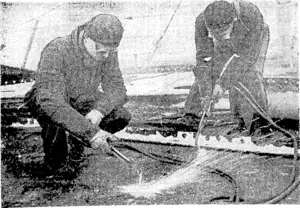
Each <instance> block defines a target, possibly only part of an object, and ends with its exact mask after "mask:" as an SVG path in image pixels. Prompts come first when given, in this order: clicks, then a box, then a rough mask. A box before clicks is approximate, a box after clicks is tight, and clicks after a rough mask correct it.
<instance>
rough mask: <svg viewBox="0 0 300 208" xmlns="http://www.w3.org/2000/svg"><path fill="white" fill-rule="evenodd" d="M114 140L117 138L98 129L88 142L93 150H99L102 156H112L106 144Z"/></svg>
mask: <svg viewBox="0 0 300 208" xmlns="http://www.w3.org/2000/svg"><path fill="white" fill-rule="evenodd" d="M116 140H117V138H116V137H115V136H114V135H112V134H111V133H109V132H107V131H104V130H102V129H100V130H99V131H98V132H97V133H96V134H95V136H93V138H92V139H91V140H90V145H91V147H92V148H93V149H100V150H101V152H102V153H103V154H107V155H113V154H112V151H111V148H110V146H109V144H108V142H109V141H111V142H112V141H116Z"/></svg>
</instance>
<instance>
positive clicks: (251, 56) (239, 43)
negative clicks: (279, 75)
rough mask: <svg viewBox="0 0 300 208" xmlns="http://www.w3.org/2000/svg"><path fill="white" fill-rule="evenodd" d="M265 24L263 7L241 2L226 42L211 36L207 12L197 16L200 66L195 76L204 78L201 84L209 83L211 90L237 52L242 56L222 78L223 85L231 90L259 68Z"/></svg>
mask: <svg viewBox="0 0 300 208" xmlns="http://www.w3.org/2000/svg"><path fill="white" fill-rule="evenodd" d="M263 26H264V21H263V16H262V14H261V12H260V11H259V9H258V8H257V7H256V6H255V5H253V4H252V3H249V2H246V1H240V6H239V12H238V15H237V19H236V20H235V21H234V25H233V29H232V31H231V33H230V39H227V40H224V41H222V42H218V41H214V40H213V38H212V37H210V36H209V31H208V29H207V27H206V25H205V19H204V13H203V12H202V13H201V14H200V15H199V16H198V17H197V19H196V23H195V43H196V51H197V52H196V62H197V65H196V67H195V69H194V75H195V76H196V77H199V78H200V80H201V81H200V83H201V85H202V86H205V87H206V88H207V91H211V90H212V87H213V84H214V83H213V82H214V80H216V79H218V78H219V75H220V73H221V71H222V69H223V67H224V65H225V63H226V62H227V61H228V59H229V58H230V57H231V56H232V55H233V54H234V53H235V54H237V55H239V56H240V57H239V58H234V59H233V60H232V62H231V63H230V64H229V65H228V67H227V69H226V71H225V72H224V74H223V76H222V78H221V85H222V86H223V87H224V88H226V89H227V88H229V87H230V86H231V85H233V84H234V83H236V82H237V81H238V80H239V79H242V77H243V74H244V73H246V72H247V71H249V70H250V71H251V70H255V67H253V66H254V64H255V63H256V61H257V59H258V57H259V54H260V51H261V46H262V35H263V33H262V31H263ZM208 58H210V60H209V61H208Z"/></svg>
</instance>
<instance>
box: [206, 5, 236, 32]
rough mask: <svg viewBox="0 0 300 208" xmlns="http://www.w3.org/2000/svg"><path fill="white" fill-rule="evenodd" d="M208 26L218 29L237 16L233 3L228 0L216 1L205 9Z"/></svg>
mask: <svg viewBox="0 0 300 208" xmlns="http://www.w3.org/2000/svg"><path fill="white" fill-rule="evenodd" d="M204 16H205V21H206V24H207V27H209V28H211V29H216V28H219V27H222V25H224V23H231V22H232V21H233V19H234V17H235V11H234V8H233V5H232V4H230V3H228V2H227V1H214V2H213V3H211V4H209V5H208V6H207V7H206V9H205V10H204Z"/></svg>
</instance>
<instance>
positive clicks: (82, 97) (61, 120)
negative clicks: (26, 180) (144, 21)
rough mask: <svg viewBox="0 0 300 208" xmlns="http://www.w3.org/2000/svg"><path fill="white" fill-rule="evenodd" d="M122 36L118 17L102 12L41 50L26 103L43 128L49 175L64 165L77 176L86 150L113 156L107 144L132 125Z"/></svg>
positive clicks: (45, 159)
mask: <svg viewBox="0 0 300 208" xmlns="http://www.w3.org/2000/svg"><path fill="white" fill-rule="evenodd" d="M122 35H123V27H122V24H121V22H120V20H119V19H118V18H117V17H115V16H112V15H107V14H100V15H97V16H95V17H94V18H92V19H91V20H90V21H89V22H87V23H86V24H84V25H81V26H79V27H77V28H76V29H75V30H74V31H73V32H72V33H71V34H70V35H68V36H65V37H61V38H56V39H54V40H53V41H51V42H50V43H49V44H48V45H47V46H46V47H45V48H44V49H43V51H42V54H41V59H40V62H39V64H38V70H37V77H36V83H35V84H34V86H33V87H32V89H31V90H30V91H29V92H28V93H27V94H26V96H25V103H26V104H27V106H28V107H29V108H30V110H31V112H32V113H33V115H34V116H35V117H36V118H37V120H38V122H39V124H40V126H41V127H42V139H43V147H44V153H45V158H44V162H45V165H46V167H47V169H48V170H49V171H50V172H49V173H53V174H54V175H55V174H56V173H57V172H58V173H59V171H60V170H61V169H64V167H65V166H68V167H71V168H69V169H68V171H65V172H72V171H74V172H76V167H80V165H79V164H80V163H81V162H83V158H84V157H83V156H84V155H83V153H84V146H86V147H90V148H94V149H100V150H102V152H103V153H104V154H111V150H110V147H109V144H108V142H109V140H111V139H113V138H114V136H113V134H114V133H116V132H118V131H120V130H122V129H123V128H124V127H125V126H127V125H128V123H129V121H130V118H131V115H130V113H129V112H128V111H127V110H126V109H125V108H124V107H123V105H124V104H125V103H126V102H127V100H128V97H127V95H126V88H125V86H124V80H123V77H122V74H121V71H120V68H119V63H118V50H117V49H118V46H119V44H120V41H121V39H122ZM70 164H71V165H70ZM72 165H73V166H72ZM72 167H74V168H75V169H72ZM70 174H71V175H72V174H73V173H70ZM75 174H76V173H75Z"/></svg>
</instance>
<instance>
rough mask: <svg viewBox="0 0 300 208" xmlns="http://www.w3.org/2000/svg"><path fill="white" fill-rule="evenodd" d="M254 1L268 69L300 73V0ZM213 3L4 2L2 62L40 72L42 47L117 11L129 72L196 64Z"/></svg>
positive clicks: (125, 69)
mask: <svg viewBox="0 0 300 208" xmlns="http://www.w3.org/2000/svg"><path fill="white" fill-rule="evenodd" d="M230 1H232V0H230ZM250 1H251V2H253V3H254V4H256V5H257V6H258V7H259V9H260V10H261V12H262V13H263V15H264V18H265V21H266V22H267V24H269V26H270V32H271V39H270V45H269V50H268V54H267V60H266V64H265V66H266V67H265V73H266V74H268V75H272V73H276V74H281V73H290V74H296V75H297V76H298V68H299V61H298V59H299V52H298V2H297V1H296V0H262V1H261V0H259V1H258V0H250ZM210 2H212V0H205V1H202V0H201V1H195V0H182V1H180V0H161V1H158V0H149V1H137V0H135V1H125V0H117V1H94V2H86V1H83V2H64V1H61V2H60V1H58V2H56V3H46V1H45V2H36V3H34V2H31V3H30V2H19V3H9V2H2V3H1V14H2V18H1V20H0V21H1V26H2V27H1V31H0V37H1V43H0V44H1V64H2V65H7V66H11V67H20V68H26V69H29V70H36V69H37V64H38V61H39V58H40V53H41V50H42V49H43V47H45V45H46V44H47V43H48V42H49V41H51V40H52V39H54V38H56V37H60V36H65V35H68V34H70V33H71V32H72V30H73V29H74V28H75V27H77V26H79V25H81V24H83V23H85V22H86V21H88V20H89V19H90V18H91V17H93V16H94V15H97V14H99V13H110V14H114V15H117V16H118V17H119V18H120V20H121V22H122V23H123V26H124V28H125V33H124V38H123V40H122V42H121V45H120V49H119V51H120V52H119V60H120V66H121V70H122V71H123V72H124V73H126V74H127V73H128V74H130V73H136V72H142V73H147V72H155V71H157V70H158V68H157V66H160V70H161V66H164V65H194V64H195V45H194V24H195V19H196V17H197V16H198V15H199V14H200V13H201V12H202V11H203V10H204V9H205V7H206V6H207V5H208V4H209V3H210ZM33 34H34V35H33ZM30 42H32V44H30ZM187 70H190V68H189V67H187Z"/></svg>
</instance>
